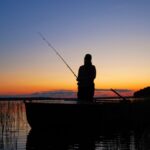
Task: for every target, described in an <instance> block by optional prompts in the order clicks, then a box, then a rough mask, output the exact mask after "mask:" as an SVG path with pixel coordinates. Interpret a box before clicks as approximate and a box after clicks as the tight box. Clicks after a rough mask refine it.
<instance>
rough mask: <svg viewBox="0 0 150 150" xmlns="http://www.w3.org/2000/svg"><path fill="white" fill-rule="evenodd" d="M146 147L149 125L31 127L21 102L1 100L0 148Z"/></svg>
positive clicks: (134, 149) (128, 149)
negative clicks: (40, 129) (41, 128)
mask: <svg viewBox="0 0 150 150" xmlns="http://www.w3.org/2000/svg"><path fill="white" fill-rule="evenodd" d="M33 149H35V150H36V149H44V150H46V149H54V150H55V149H66V150H77V149H81V150H82V149H86V150H149V149H150V125H146V126H142V127H140V128H134V127H133V128H130V127H126V126H123V127H117V126H116V127H110V126H109V128H108V127H99V128H92V129H91V128H84V129H83V128H82V129H79V128H76V127H70V128H66V127H62V126H61V127H60V126H59V127H52V128H50V130H49V131H46V133H45V132H41V131H35V130H30V127H29V126H28V123H27V121H26V113H25V107H24V103H23V102H21V101H15V102H8V101H7V102H0V150H33Z"/></svg>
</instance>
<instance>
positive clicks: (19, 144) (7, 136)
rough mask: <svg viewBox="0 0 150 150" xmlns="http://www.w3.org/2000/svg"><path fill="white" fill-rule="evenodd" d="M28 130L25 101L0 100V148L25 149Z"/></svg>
mask: <svg viewBox="0 0 150 150" xmlns="http://www.w3.org/2000/svg"><path fill="white" fill-rule="evenodd" d="M28 131H29V126H28V124H27V122H26V115H25V107H24V104H23V102H12V101H9V102H8V101H3V102H0V149H1V150H9V149H12V150H18V149H25V143H26V135H27V133H28Z"/></svg>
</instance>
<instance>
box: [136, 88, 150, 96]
mask: <svg viewBox="0 0 150 150" xmlns="http://www.w3.org/2000/svg"><path fill="white" fill-rule="evenodd" d="M134 97H135V98H142V97H146V98H147V97H150V86H148V87H145V88H143V89H140V90H138V91H136V92H134Z"/></svg>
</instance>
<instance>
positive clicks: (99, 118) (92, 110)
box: [25, 100, 150, 129]
mask: <svg viewBox="0 0 150 150" xmlns="http://www.w3.org/2000/svg"><path fill="white" fill-rule="evenodd" d="M25 108H26V116H27V121H28V123H29V125H30V127H31V128H32V129H48V128H50V127H52V126H58V127H60V126H66V127H67V126H76V127H85V126H89V127H96V126H98V127H100V126H113V125H114V126H116V125H117V126H121V125H124V126H140V125H141V124H147V123H149V122H150V117H149V114H150V102H149V101H138V102H130V101H117V102H114V101H113V102H105V101H102V102H93V103H88V102H76V101H73V102H72V101H62V100H59V101H53V102H51V101H50V102H43V101H42V102H34V101H32V102H25Z"/></svg>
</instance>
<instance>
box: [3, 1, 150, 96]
mask: <svg viewBox="0 0 150 150" xmlns="http://www.w3.org/2000/svg"><path fill="white" fill-rule="evenodd" d="M38 32H41V33H43V35H44V36H45V37H46V38H47V40H49V41H50V42H51V43H52V44H53V46H54V47H55V48H56V49H57V50H58V51H59V53H60V54H61V55H62V57H64V59H65V60H66V61H67V63H68V64H69V65H70V67H71V68H72V69H73V70H74V72H75V73H76V74H77V73H78V68H79V66H80V65H82V64H83V58H84V55H85V54H86V53H90V54H92V56H93V60H92V62H93V64H94V65H95V66H96V69H97V77H96V80H95V85H96V88H97V89H109V88H115V89H116V88H117V89H132V90H137V89H140V88H144V87H146V86H149V85H150V0H1V1H0V94H22V93H32V92H38V91H50V90H60V89H62V90H63V89H65V90H76V89H77V82H76V79H75V77H74V75H73V74H72V73H71V72H70V71H69V70H68V68H67V67H66V66H65V65H64V64H63V62H62V61H61V60H60V59H59V58H58V56H57V55H56V54H55V53H54V52H53V51H52V50H51V49H50V48H49V47H48V45H47V44H46V43H45V42H44V41H43V40H42V39H41V37H40V36H39V35H38V34H37V33H38Z"/></svg>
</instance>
